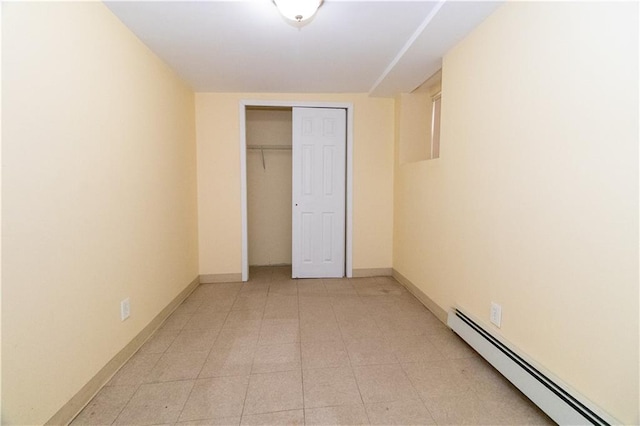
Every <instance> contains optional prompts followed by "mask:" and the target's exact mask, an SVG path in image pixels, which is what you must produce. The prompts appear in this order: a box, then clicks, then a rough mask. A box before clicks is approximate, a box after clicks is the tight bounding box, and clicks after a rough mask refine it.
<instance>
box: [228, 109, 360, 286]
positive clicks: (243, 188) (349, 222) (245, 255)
mask: <svg viewBox="0 0 640 426" xmlns="http://www.w3.org/2000/svg"><path fill="white" fill-rule="evenodd" d="M254 106H255V107H285V108H296V107H303V108H339V109H345V110H346V111H347V149H346V152H347V158H346V164H347V182H346V188H345V190H346V200H345V201H346V212H345V214H346V217H345V274H346V275H347V277H348V278H351V277H352V276H353V104H352V103H348V102H308V101H307V102H305V101H269V100H249V99H243V100H241V101H240V105H239V117H240V120H239V121H240V198H241V219H242V264H241V265H242V281H247V280H248V279H249V240H248V235H249V232H248V219H247V127H246V126H247V117H246V109H247V107H254Z"/></svg>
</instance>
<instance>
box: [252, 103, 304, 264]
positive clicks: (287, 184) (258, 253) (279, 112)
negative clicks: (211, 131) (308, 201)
mask: <svg viewBox="0 0 640 426" xmlns="http://www.w3.org/2000/svg"><path fill="white" fill-rule="evenodd" d="M246 120H247V121H246V126H247V146H256V145H273V146H277V145H284V146H285V147H288V148H289V149H288V150H264V151H258V150H247V213H248V214H247V216H248V217H247V219H248V220H247V221H248V224H247V226H248V242H249V265H278V264H287V265H290V264H291V191H292V189H291V182H292V177H291V173H292V165H291V149H290V148H291V139H292V128H293V116H292V111H291V109H290V108H287V109H248V110H247V115H246ZM263 155H264V163H263Z"/></svg>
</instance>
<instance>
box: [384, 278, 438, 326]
mask: <svg viewBox="0 0 640 426" xmlns="http://www.w3.org/2000/svg"><path fill="white" fill-rule="evenodd" d="M393 278H395V279H396V280H397V281H398V282H399V283H400V284H402V285H403V286H404V287H405V288H406V289H407V290H409V292H410V293H411V294H413V295H414V296H415V297H416V299H418V300H419V301H420V302H422V304H423V305H424V306H425V308H427V309H428V310H430V311H431V313H432V314H433V315H435V316H436V318H438V319H439V320H440V321H442V323H443V324H447V311H445V310H444V309H442V308H441V307H440V306H438V304H437V303H436V302H434V301H433V300H431V298H430V297H429V296H427V295H426V294H425V293H424V292H423V291H422V290H420V289H419V288H418V287H417V286H416V285H415V284H414V283H412V282H411V281H409V279H408V278H407V277H405V276H404V275H402V274H401V273H400V272H398V271H396V270H395V269H394V270H393Z"/></svg>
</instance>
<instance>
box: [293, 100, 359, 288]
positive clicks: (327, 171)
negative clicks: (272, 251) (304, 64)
mask: <svg viewBox="0 0 640 426" xmlns="http://www.w3.org/2000/svg"><path fill="white" fill-rule="evenodd" d="M345 187H346V111H345V110H344V109H329V108H294V109H293V197H292V198H293V200H292V201H293V216H292V222H293V223H292V225H293V242H292V272H293V277H294V278H323V277H326V278H329V277H343V276H344V270H345Z"/></svg>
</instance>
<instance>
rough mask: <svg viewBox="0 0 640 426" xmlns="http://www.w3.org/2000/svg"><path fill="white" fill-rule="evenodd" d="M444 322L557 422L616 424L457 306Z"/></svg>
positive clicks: (616, 422)
mask: <svg viewBox="0 0 640 426" xmlns="http://www.w3.org/2000/svg"><path fill="white" fill-rule="evenodd" d="M447 325H448V326H449V327H451V329H452V330H453V331H455V332H456V334H458V335H459V336H460V337H461V338H462V339H464V340H465V341H466V342H467V343H468V344H469V345H470V346H471V347H473V348H474V349H475V350H476V352H478V353H479V354H480V355H481V356H482V357H483V358H485V359H486V360H487V361H488V362H489V363H491V364H492V365H493V366H494V367H495V368H496V369H497V370H498V371H499V372H500V373H501V374H502V375H503V376H504V377H506V378H507V379H508V380H509V381H510V382H511V383H513V384H514V385H515V386H516V387H517V388H518V389H520V391H521V392H522V393H524V394H525V395H526V396H527V397H528V398H529V399H530V400H531V401H533V403H534V404H536V405H537V406H538V407H540V409H541V410H542V411H544V412H545V413H547V415H548V416H549V417H551V418H552V419H553V420H554V421H555V422H557V423H558V424H560V425H589V424H594V425H609V424H619V422H618V421H616V420H615V419H613V418H611V417H610V416H608V415H607V414H605V413H603V412H602V410H600V409H598V408H597V407H595V406H594V405H593V404H592V403H590V402H588V401H587V400H586V398H584V397H582V396H581V395H577V394H576V392H574V391H571V392H570V391H569V390H568V387H567V386H565V385H563V384H561V383H559V381H558V380H557V379H555V380H552V379H550V378H549V377H548V376H549V375H548V374H546V375H545V374H544V373H542V372H541V371H540V369H539V368H536V367H535V366H533V365H532V364H531V363H530V362H528V361H526V360H525V359H523V357H522V356H520V355H518V354H517V353H516V351H514V350H513V349H510V348H509V347H507V345H505V344H504V343H503V342H501V341H500V340H498V339H497V338H495V337H494V336H492V335H491V334H490V333H489V332H487V331H486V330H485V329H484V328H482V327H481V326H480V325H478V323H477V322H476V321H474V320H473V319H472V318H470V317H469V316H468V315H466V314H464V313H463V312H461V311H460V309H454V310H452V311H449V315H448V318H447Z"/></svg>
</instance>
